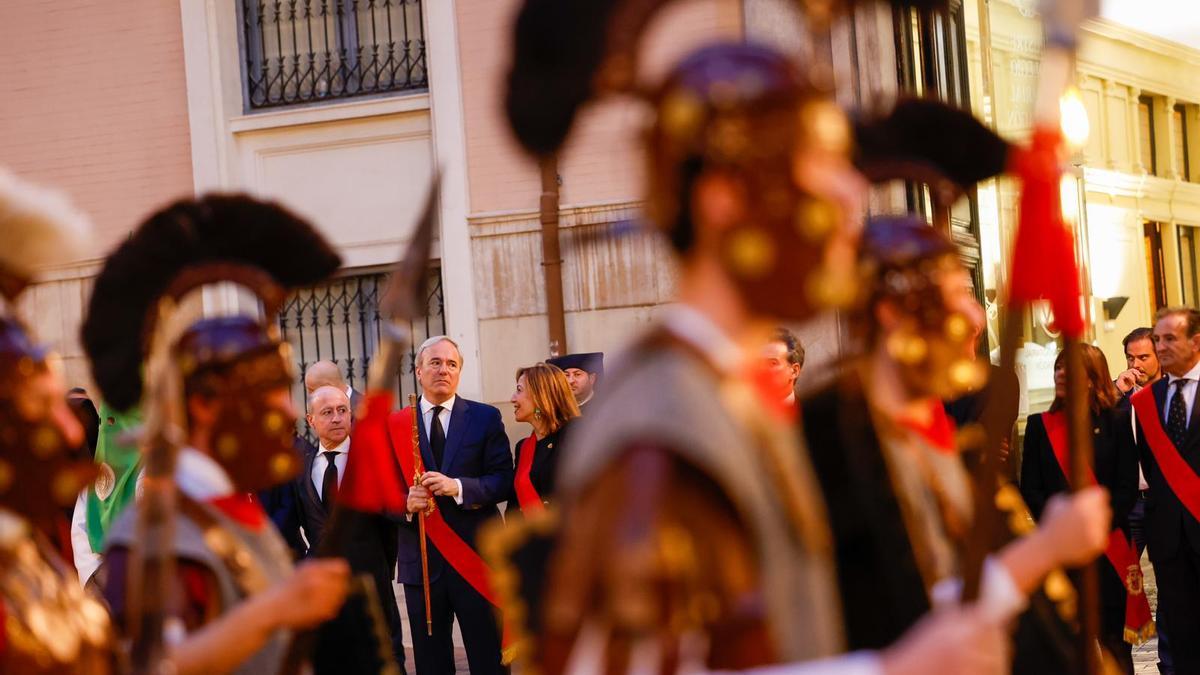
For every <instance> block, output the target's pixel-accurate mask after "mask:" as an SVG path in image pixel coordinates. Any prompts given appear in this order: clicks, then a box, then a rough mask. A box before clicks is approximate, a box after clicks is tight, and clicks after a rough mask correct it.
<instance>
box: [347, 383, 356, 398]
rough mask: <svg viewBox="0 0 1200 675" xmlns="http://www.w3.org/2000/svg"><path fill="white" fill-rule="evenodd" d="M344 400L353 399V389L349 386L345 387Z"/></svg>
mask: <svg viewBox="0 0 1200 675" xmlns="http://www.w3.org/2000/svg"><path fill="white" fill-rule="evenodd" d="M346 398H347V399H353V398H354V387H351V386H350V385H346Z"/></svg>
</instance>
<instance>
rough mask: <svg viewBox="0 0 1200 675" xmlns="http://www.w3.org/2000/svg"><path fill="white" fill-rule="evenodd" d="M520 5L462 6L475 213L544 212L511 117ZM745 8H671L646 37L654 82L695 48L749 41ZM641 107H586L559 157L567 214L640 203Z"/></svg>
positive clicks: (715, 1) (702, 3) (481, 2)
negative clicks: (506, 98) (575, 208)
mask: <svg viewBox="0 0 1200 675" xmlns="http://www.w3.org/2000/svg"><path fill="white" fill-rule="evenodd" d="M519 5H520V2H519V0H459V2H458V3H457V11H458V31H459V35H458V39H459V45H460V58H461V64H460V65H461V69H462V80H463V113H464V118H465V122H466V134H467V161H468V167H469V180H470V198H471V204H470V209H469V212H470V213H471V214H480V213H488V212H493V211H509V210H523V211H531V210H535V209H537V206H538V196H539V194H540V184H539V179H538V172H537V167H536V165H535V164H534V162H533V161H532V160H530V159H529V158H528V157H527V156H526V155H524V154H523V153H522V152H521V151H520V150H519V149H518V147H517V145H516V142H515V141H514V140H513V138H512V136H511V134H510V133H509V131H508V127H507V125H506V121H505V118H504V113H503V109H502V103H501V101H502V96H503V87H504V82H505V78H506V74H507V72H508V68H509V61H510V57H509V54H510V51H511V48H510V44H509V40H510V39H511V35H512V30H511V26H512V22H513V17H514V16H515V12H516V10H517V7H518V6H519ZM741 31H742V28H741V3H740V2H739V0H691V1H690V2H680V3H675V4H674V5H671V6H670V7H669V8H668V9H666V10H664V11H663V13H662V14H661V15H660V16H659V17H658V18H657V19H655V21H654V23H653V24H652V25H651V26H650V29H649V31H648V33H647V34H646V36H645V37H644V39H643V50H642V51H643V61H644V63H645V64H646V72H647V73H649V74H650V75H651V77H650V79H651V81H656V80H657V77H656V76H657V75H661V74H662V73H664V72H665V69H666V68H667V67H668V66H669V65H670V64H672V63H673V62H675V61H676V60H677V59H678V58H679V57H680V56H682V55H683V54H685V53H687V52H688V51H690V50H691V49H693V48H694V47H696V46H698V45H700V44H702V43H705V42H708V41H712V40H714V39H717V38H719V37H721V36H726V37H730V38H736V37H737V36H739V35H741ZM642 120H643V111H642V108H641V107H640V106H638V105H636V104H633V103H631V102H628V101H618V100H611V101H607V102H603V103H601V104H598V105H595V106H592V107H591V108H588V109H585V110H584V111H583V114H582V116H581V117H580V118H579V120H578V121H577V125H576V128H575V130H574V132H573V136H572V138H571V140H570V142H569V143H568V145H567V147H566V148H565V150H564V154H563V156H562V157H561V159H560V164H559V172H560V174H561V176H562V180H563V185H562V192H561V203H562V204H563V205H564V206H567V205H577V204H585V203H594V202H612V201H628V200H635V199H640V198H641V188H640V186H641V184H642V179H641V176H642V163H641V155H640V153H639V148H638V145H637V131H638V130H639V129H640V128H641V125H642Z"/></svg>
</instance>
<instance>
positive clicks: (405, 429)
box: [388, 407, 510, 647]
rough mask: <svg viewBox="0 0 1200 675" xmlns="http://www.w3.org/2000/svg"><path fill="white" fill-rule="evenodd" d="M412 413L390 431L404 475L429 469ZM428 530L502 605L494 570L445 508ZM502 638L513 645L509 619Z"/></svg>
mask: <svg viewBox="0 0 1200 675" xmlns="http://www.w3.org/2000/svg"><path fill="white" fill-rule="evenodd" d="M412 415H413V409H412V407H407V408H404V409H402V410H399V411H397V412H396V413H394V414H393V415H392V416H391V417H389V418H388V435H389V437H390V439H391V442H392V448H393V449H394V450H395V452H396V460H397V461H398V462H399V463H400V470H401V471H403V472H404V476H415V475H418V474H421V473H424V472H425V466H424V462H421V463H420V464H418V461H419V456H418V455H417V454H416V453H415V452H414V448H413V434H412V429H413V418H412ZM425 531H426V532H427V533H428V534H429V539H430V540H432V541H433V545H434V547H436V548H437V550H438V553H441V554H442V557H443V558H445V559H446V562H448V563H450V566H451V567H453V568H454V571H455V572H458V574H459V576H461V577H462V578H463V579H465V580H466V581H467V583H468V584H470V585H471V588H474V589H475V591H476V592H477V593H479V594H480V595H482V596H483V597H484V599H486V600H487V601H488V602H490V603H491V604H492V605H494V606H496V607H499V606H500V597H499V596H498V595H497V594H496V592H495V590H494V589H493V588H492V585H491V582H490V581H489V579H490V578H491V570H490V569H489V568H488V565H487V563H486V562H484V560H483V558H481V557H480V556H479V553H477V552H476V551H475V549H473V548H471V545H470V544H468V543H467V542H465V541H463V539H462V537H460V536H458V533H457V532H455V531H454V530H453V529H451V527H450V525H449V523H447V522H446V519H445V518H443V517H442V511H441V509H436V510H434V511H433V513H430V514H427V515H426V516H425ZM502 642H503V643H504V646H505V647H508V646H509V642H510V632H509V626H508V624H507V622H506V623H505V626H504V635H503V637H502Z"/></svg>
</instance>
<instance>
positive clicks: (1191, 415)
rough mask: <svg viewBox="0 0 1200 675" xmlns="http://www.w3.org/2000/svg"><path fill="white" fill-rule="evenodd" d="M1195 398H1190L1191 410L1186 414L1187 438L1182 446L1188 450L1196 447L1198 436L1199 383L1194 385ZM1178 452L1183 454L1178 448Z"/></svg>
mask: <svg viewBox="0 0 1200 675" xmlns="http://www.w3.org/2000/svg"><path fill="white" fill-rule="evenodd" d="M1195 387H1196V392H1195V393H1196V396H1194V397H1193V398H1192V409H1191V410H1190V411H1189V412H1188V427H1187V436H1186V439H1187V440H1185V441H1184V446H1185V447H1188V448H1194V447H1196V437H1197V435H1200V415H1197V414H1196V403H1198V402H1200V383H1197V384H1196V385H1195ZM1179 452H1180V453H1182V452H1183V448H1179Z"/></svg>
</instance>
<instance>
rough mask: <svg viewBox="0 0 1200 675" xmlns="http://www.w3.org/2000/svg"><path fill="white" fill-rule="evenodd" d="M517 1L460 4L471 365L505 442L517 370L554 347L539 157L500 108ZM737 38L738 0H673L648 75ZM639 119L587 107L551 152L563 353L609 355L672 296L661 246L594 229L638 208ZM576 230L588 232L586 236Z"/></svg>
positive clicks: (653, 35) (648, 60) (623, 105)
mask: <svg viewBox="0 0 1200 675" xmlns="http://www.w3.org/2000/svg"><path fill="white" fill-rule="evenodd" d="M518 5H519V3H518V2H517V1H516V0H460V1H459V2H458V3H457V10H458V30H459V44H460V59H461V68H462V79H463V117H464V123H465V129H466V142H467V160H468V170H469V176H468V182H469V188H470V189H469V193H470V209H469V213H470V218H469V223H470V231H471V259H472V262H473V265H474V270H473V274H474V282H475V296H476V307H477V310H478V316H479V338H480V339H479V342H480V350H481V354H480V363H479V366H478V367H481V368H482V369H483V392H484V393H483V398H484V400H485V401H487V402H490V403H493V404H495V405H497V406H498V407H499V408H500V409H501V411H503V412H504V414H505V416H506V420H507V421H508V423H509V431H510V435H512V436H513V437H514V438H516V437H517V436H518V435H524V434H527V433H528V429H525V428H522V427H521V425H515V424H514V423H513V422H512V420H511V406H510V405H508V404H507V401H508V398H509V397H510V396H511V394H512V389H513V373H514V372H515V370H516V369H517V367H519V366H522V365H528V364H530V363H534V362H537V361H540V360H543V359H545V358H546V357H547V356H549V347H548V342H549V340H548V334H547V330H548V329H547V322H546V316H545V311H546V309H545V295H544V284H543V278H542V268H541V260H542V255H541V234H540V224H539V222H538V214H537V208H538V199H539V195H540V191H541V187H540V181H539V175H538V172H537V166H536V164H535V163H534V161H533V160H531V159H530V158H528V157H527V156H525V155H524V154H523V153H522V152H521V151H520V150H519V148H518V147H517V145H516V143H515V141H513V139H512V137H511V135H510V133H509V131H508V127H507V122H506V120H505V118H504V115H503V112H502V107H501V106H502V103H501V97H502V94H503V89H502V87H503V82H504V77H505V73H506V72H507V69H508V67H509V49H510V46H509V42H508V41H509V36H510V34H511V23H512V20H513V16H514V12H515V11H516V8H517V7H518ZM740 34H741V9H740V3H739V1H738V0H695V1H693V2H684V3H676V4H673V5H671V6H670V7H669V8H668V9H666V10H665V11H663V12H662V14H661V15H660V16H659V17H657V18H656V19H655V21H654V22H653V24H652V25H651V27H650V29H649V31H648V32H647V35H646V36H645V39H644V41H643V46H642V56H641V58H642V59H643V62H644V64H645V66H646V67H645V72H646V74H647V80H648V81H655V80H657V79H658V78H659V77H661V75H662V73H664V72H665V70H666V68H668V67H669V66H670V64H672V63H674V62H675V61H676V60H677V59H678V58H679V57H680V56H682V55H683V54H685V53H686V52H688V51H690V50H691V49H693V48H694V47H696V46H698V45H700V44H703V43H706V42H710V41H713V40H714V39H716V38H718V37H720V36H727V37H733V38H737V37H738V36H739V35H740ZM644 114H645V112H644V109H643V108H642V106H641V105H640V104H638V103H636V102H634V101H631V100H609V101H604V102H601V103H598V104H595V105H592V106H590V107H588V108H586V109H585V110H584V111H582V114H581V116H580V118H579V120H578V123H577V126H576V129H575V131H574V133H573V135H572V138H571V140H570V142H569V143H568V145H567V147H566V148H564V151H563V153H562V155H561V157H560V163H559V174H560V177H561V182H562V186H561V191H560V202H559V203H560V206H561V211H560V214H561V221H562V222H561V224H562V227H563V230H562V236H561V242H562V250H563V260H564V266H563V292H564V302H565V306H566V323H567V340H568V346H569V348H570V350H571V351H604V352H607V353H610V354H611V353H613V352H614V351H616V350H617V349H618V348H619V346H620V345H621V344H622V343H624V342H625V341H626V340H628V339H629V338H630V337H631V336H632V335H634V334H636V333H637V331H638V329H639V328H640V327H642V326H644V325H646V324H648V323H649V321H650V320H651V318H652V317H653V315H654V314H655V313H656V312H657V311H658V308H659V307H660V306H661V305H662V304H663V303H664V302H667V301H669V300H670V298H671V296H672V292H673V280H674V269H673V266H672V265H673V264H672V262H671V255H670V252H669V251H668V250H667V249H666V247H665V246H663V245H662V243H661V242H658V241H657V240H655V239H653V238H649V237H645V236H631V237H622V238H616V239H613V238H609V237H604V238H599V239H598V238H597V237H595V236H593V235H595V234H597V233H600V232H603V231H605V230H606V229H607V228H611V227H613V225H612V224H613V223H620V222H631V221H634V220H636V219H637V218H638V217H639V200H640V199H641V197H642V193H641V185H642V183H643V172H642V163H641V155H640V149H639V147H638V144H637V133H638V130H639V129H640V128H641V126H642V124H643V123H644V119H645V118H644ZM583 239H593V240H596V241H593V242H592V243H588V244H581V241H582V240H583ZM453 273H454V272H453V270H448V269H447V270H445V271H444V274H453ZM467 367H468V368H470V367H472V364H468V366H467Z"/></svg>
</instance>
